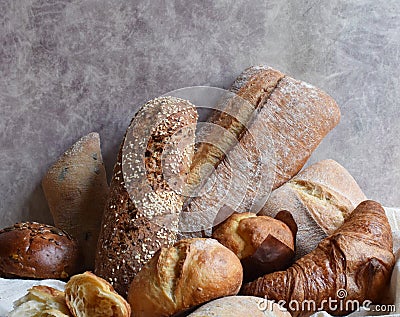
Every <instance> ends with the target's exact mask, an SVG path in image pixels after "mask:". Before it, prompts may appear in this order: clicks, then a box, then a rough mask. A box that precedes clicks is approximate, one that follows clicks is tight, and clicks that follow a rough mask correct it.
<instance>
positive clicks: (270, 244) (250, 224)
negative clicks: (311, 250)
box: [212, 211, 297, 281]
mask: <svg viewBox="0 0 400 317" xmlns="http://www.w3.org/2000/svg"><path fill="white" fill-rule="evenodd" d="M283 213H285V212H284V211H282V212H281V213H280V215H279V216H280V217H282V218H284V217H283ZM278 218H279V217H278ZM286 221H288V222H291V223H290V224H289V225H290V226H291V227H293V228H294V229H293V231H292V230H291V229H290V227H289V226H288V225H287V224H286V223H285V222H283V221H280V220H278V219H274V218H271V217H268V216H256V215H255V214H254V213H251V212H243V213H234V214H233V215H232V216H230V217H229V218H228V219H227V220H226V221H224V222H223V223H221V224H220V225H218V226H217V227H216V228H215V229H214V231H213V234H212V237H213V238H214V239H217V240H218V241H219V242H220V243H221V244H223V245H224V246H226V247H227V248H228V249H230V250H231V251H233V253H235V254H236V255H237V257H238V258H239V259H240V260H241V262H242V266H243V272H244V280H245V281H251V280H254V279H255V278H257V277H260V276H262V275H264V274H267V273H271V272H274V271H278V270H285V269H287V268H288V267H289V266H290V264H292V260H293V258H294V254H295V253H294V249H295V241H296V230H297V229H296V224H295V222H294V221H293V218H291V215H290V214H289V213H287V215H286Z"/></svg>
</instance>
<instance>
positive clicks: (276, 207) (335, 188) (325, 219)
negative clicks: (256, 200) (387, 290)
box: [259, 160, 366, 258]
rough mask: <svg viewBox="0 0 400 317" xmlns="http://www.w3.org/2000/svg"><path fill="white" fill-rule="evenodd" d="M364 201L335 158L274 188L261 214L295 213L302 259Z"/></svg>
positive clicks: (352, 180)
mask: <svg viewBox="0 0 400 317" xmlns="http://www.w3.org/2000/svg"><path fill="white" fill-rule="evenodd" d="M364 200H366V196H365V195H364V193H363V192H362V190H361V189H360V187H359V186H358V184H357V182H356V181H355V180H354V178H353V177H352V176H351V175H350V173H349V172H348V171H347V170H346V169H345V168H344V167H343V166H341V165H340V164H339V163H337V162H335V161H334V160H324V161H321V162H318V163H315V164H313V165H311V166H309V167H308V168H306V169H305V170H303V171H301V172H300V173H299V174H297V175H296V176H295V177H294V178H292V179H291V180H290V181H289V182H287V183H286V184H284V185H283V186H281V187H280V188H278V189H276V190H274V191H273V192H272V193H271V195H270V197H269V199H268V201H267V203H266V204H265V206H264V207H263V208H262V210H261V211H260V213H259V215H267V216H271V217H274V216H275V215H276V214H277V213H278V212H279V211H281V210H288V211H290V212H291V214H292V215H293V218H294V220H295V221H296V223H297V225H298V232H297V245H296V246H297V251H296V258H300V257H302V256H303V255H305V254H307V253H309V252H311V251H312V250H313V249H315V247H316V246H317V245H318V243H319V242H320V241H321V240H323V239H324V238H325V237H327V236H328V235H329V234H331V233H333V231H335V230H336V229H337V228H338V227H340V226H341V225H342V224H343V221H344V220H345V219H346V218H347V217H348V216H349V215H350V213H351V212H352V211H353V210H354V208H355V207H356V206H357V205H358V204H359V203H360V202H362V201H364Z"/></svg>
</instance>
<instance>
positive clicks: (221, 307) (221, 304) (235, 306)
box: [188, 296, 291, 317]
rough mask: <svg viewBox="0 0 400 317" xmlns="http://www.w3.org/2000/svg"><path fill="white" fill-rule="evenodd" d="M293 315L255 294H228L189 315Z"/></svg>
mask: <svg viewBox="0 0 400 317" xmlns="http://www.w3.org/2000/svg"><path fill="white" fill-rule="evenodd" d="M213 316H215V317H217V316H218V317H232V316H234V317H249V316H251V317H291V315H290V313H289V312H288V311H287V310H286V309H285V308H283V307H281V306H279V305H278V304H277V303H274V302H272V301H268V300H265V299H263V298H260V297H254V296H227V297H223V298H219V299H216V300H213V301H211V302H209V303H207V304H205V305H203V306H201V307H200V308H198V309H196V310H195V311H194V312H193V313H191V314H189V315H188V317H213Z"/></svg>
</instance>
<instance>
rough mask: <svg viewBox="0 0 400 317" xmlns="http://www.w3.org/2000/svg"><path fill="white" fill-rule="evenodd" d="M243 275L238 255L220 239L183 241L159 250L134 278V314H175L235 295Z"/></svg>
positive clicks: (139, 316)
mask: <svg viewBox="0 0 400 317" xmlns="http://www.w3.org/2000/svg"><path fill="white" fill-rule="evenodd" d="M242 274H243V272H242V266H241V264H240V261H239V259H238V258H237V256H236V255H235V254H234V253H233V252H232V251H230V250H229V249H228V248H226V247H224V246H223V245H222V244H220V243H219V242H218V241H217V240H214V239H202V238H197V239H196V238H195V239H187V240H180V241H179V242H177V243H176V244H175V245H174V246H172V247H169V248H162V249H161V250H160V251H159V252H157V254H156V255H155V256H154V257H153V258H152V259H151V260H150V261H149V262H148V263H147V264H146V265H145V266H144V267H143V268H142V270H141V271H140V272H139V273H138V274H137V275H136V277H135V278H134V279H133V281H132V283H131V285H130V288H129V293H128V302H129V303H130V305H131V308H132V315H133V316H136V317H145V316H148V317H150V316H172V315H174V314H176V313H180V312H183V311H185V310H186V309H189V308H192V307H195V306H197V305H199V304H202V303H205V302H207V301H209V300H212V299H215V298H218V297H222V296H228V295H235V294H237V293H238V292H239V289H240V287H241V285H242Z"/></svg>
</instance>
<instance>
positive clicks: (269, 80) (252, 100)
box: [188, 68, 284, 195]
mask: <svg viewBox="0 0 400 317" xmlns="http://www.w3.org/2000/svg"><path fill="white" fill-rule="evenodd" d="M249 72H251V73H253V72H252V71H251V70H248V71H245V72H244V73H242V74H241V75H240V76H239V77H238V78H237V79H236V81H235V83H234V84H233V85H232V88H231V91H232V93H231V94H227V95H226V96H224V97H223V98H221V100H220V101H219V102H218V103H217V104H216V105H215V107H214V109H213V111H212V113H211V115H210V117H209V118H208V120H207V122H208V124H203V125H201V127H200V131H199V132H198V139H200V140H201V143H200V144H198V145H197V149H196V152H195V154H194V156H193V162H192V165H191V166H190V172H189V176H188V185H189V186H191V190H192V193H191V194H192V195H195V194H197V192H196V189H199V188H198V187H201V186H202V185H204V181H206V179H207V178H208V176H210V174H211V173H212V171H213V170H214V168H215V167H216V166H217V165H218V164H219V163H220V162H221V160H222V159H223V158H224V157H225V155H226V153H227V152H228V151H229V150H230V149H231V148H232V146H234V145H235V144H236V143H237V141H238V140H239V139H240V138H241V136H242V134H243V132H244V131H245V129H246V127H248V125H249V124H250V121H251V120H252V118H253V117H254V115H255V112H256V110H257V109H258V108H259V107H260V106H261V105H262V103H263V102H264V101H265V100H266V99H267V98H268V97H269V95H270V94H271V92H272V91H273V90H274V89H275V87H276V86H277V84H278V82H279V81H280V80H281V79H282V78H283V76H284V75H283V74H282V73H281V72H279V71H277V70H275V69H272V68H265V71H263V72H259V73H257V74H251V75H250V73H249ZM239 86H240V87H239Z"/></svg>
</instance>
